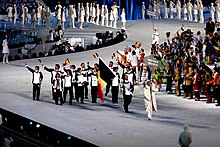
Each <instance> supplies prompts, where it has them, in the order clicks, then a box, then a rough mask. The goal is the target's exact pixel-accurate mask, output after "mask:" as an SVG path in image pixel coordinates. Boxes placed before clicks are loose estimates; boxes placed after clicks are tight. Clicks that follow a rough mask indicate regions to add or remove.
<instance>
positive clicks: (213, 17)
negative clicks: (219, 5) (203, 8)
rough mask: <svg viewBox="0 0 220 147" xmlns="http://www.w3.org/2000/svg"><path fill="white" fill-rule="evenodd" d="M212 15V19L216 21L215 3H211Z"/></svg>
mask: <svg viewBox="0 0 220 147" xmlns="http://www.w3.org/2000/svg"><path fill="white" fill-rule="evenodd" d="M210 17H211V18H212V21H214V22H215V7H214V4H213V3H211V7H210Z"/></svg>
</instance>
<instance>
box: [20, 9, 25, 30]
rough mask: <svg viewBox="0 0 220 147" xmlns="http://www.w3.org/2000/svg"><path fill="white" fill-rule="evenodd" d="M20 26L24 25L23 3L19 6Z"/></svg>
mask: <svg viewBox="0 0 220 147" xmlns="http://www.w3.org/2000/svg"><path fill="white" fill-rule="evenodd" d="M20 26H21V27H24V5H22V7H21V22H20Z"/></svg>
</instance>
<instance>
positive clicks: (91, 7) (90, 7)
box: [89, 3, 93, 23]
mask: <svg viewBox="0 0 220 147" xmlns="http://www.w3.org/2000/svg"><path fill="white" fill-rule="evenodd" d="M92 10H93V3H90V6H89V17H90V21H89V22H91V23H92V14H93V13H92Z"/></svg>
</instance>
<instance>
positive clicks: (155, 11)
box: [153, 0, 158, 19]
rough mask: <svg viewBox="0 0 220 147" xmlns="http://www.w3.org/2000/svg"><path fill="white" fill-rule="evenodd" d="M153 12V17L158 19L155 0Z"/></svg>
mask: <svg viewBox="0 0 220 147" xmlns="http://www.w3.org/2000/svg"><path fill="white" fill-rule="evenodd" d="M153 12H154V13H155V19H158V12H157V2H156V0H154V6H153Z"/></svg>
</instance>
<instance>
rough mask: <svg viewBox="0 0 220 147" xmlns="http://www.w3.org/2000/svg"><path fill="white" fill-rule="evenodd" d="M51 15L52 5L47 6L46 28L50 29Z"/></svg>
mask: <svg viewBox="0 0 220 147" xmlns="http://www.w3.org/2000/svg"><path fill="white" fill-rule="evenodd" d="M50 16H51V11H50V7H48V6H46V28H48V29H50Z"/></svg>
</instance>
